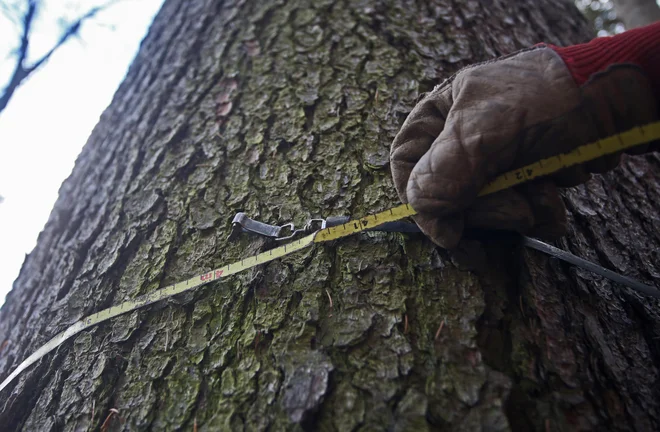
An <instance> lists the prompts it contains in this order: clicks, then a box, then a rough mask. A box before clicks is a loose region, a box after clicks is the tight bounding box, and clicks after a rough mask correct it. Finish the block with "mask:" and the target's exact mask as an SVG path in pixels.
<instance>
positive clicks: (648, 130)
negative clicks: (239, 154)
mask: <svg viewBox="0 0 660 432" xmlns="http://www.w3.org/2000/svg"><path fill="white" fill-rule="evenodd" d="M657 139H660V122H655V123H649V124H647V125H644V126H639V127H636V128H634V129H631V130H628V131H626V132H623V133H620V134H617V135H613V136H610V137H607V138H604V139H601V140H599V141H596V142H594V143H591V144H586V145H584V146H580V147H578V148H576V149H575V150H573V151H571V152H569V153H564V154H560V155H557V156H552V157H549V158H546V159H542V160H540V161H538V162H535V163H533V164H530V165H526V166H524V167H522V168H518V169H516V170H513V171H509V172H507V173H504V174H502V175H500V176H498V177H496V178H495V179H494V180H492V181H491V182H489V183H488V184H487V185H486V187H485V188H484V189H482V191H481V192H480V193H479V196H483V195H488V194H491V193H494V192H497V191H500V190H504V189H508V188H510V187H512V186H516V185H519V184H522V183H524V182H526V181H529V180H533V179H536V178H538V177H541V176H544V175H548V174H552V173H555V172H557V171H559V170H561V169H564V168H567V167H569V166H572V165H576V164H580V163H584V162H587V161H590V160H593V159H596V158H598V157H601V156H604V155H607V154H612V153H617V152H619V151H622V150H625V149H628V148H631V147H634V146H637V145H640V144H644V143H648V142H650V141H654V140H657ZM415 214H416V212H415V210H413V208H412V207H410V205H408V204H402V205H399V206H396V207H392V208H389V209H387V210H384V211H382V212H380V213H375V214H372V215H367V216H364V217H362V218H359V219H354V220H351V221H348V222H346V223H344V224H342V225H337V226H333V227H329V228H325V229H322V230H319V231H316V232H314V233H312V234H309V235H307V236H305V237H303V238H301V239H299V240H295V241H293V242H291V243H289V244H286V245H283V246H279V247H276V248H273V249H270V250H268V251H265V252H261V253H259V254H257V255H254V256H251V257H247V258H243V259H242V260H240V261H237V262H234V263H230V264H227V265H225V266H223V267H220V268H217V269H215V270H211V271H209V272H206V273H203V274H201V275H198V276H195V277H192V278H190V279H187V280H185V281H181V282H177V283H175V284H172V285H168V286H166V287H163V288H159V289H157V290H155V291H152V292H151V293H148V294H145V295H143V296H140V297H138V298H136V299H134V300H128V301H126V302H123V303H121V304H119V305H117V306H112V307H110V308H107V309H104V310H101V311H99V312H96V313H94V314H92V315H90V316H88V317H85V318H82V319H81V320H79V321H77V322H75V323H74V324H72V325H71V326H69V327H68V328H67V329H66V330H64V331H63V332H61V333H58V334H57V335H55V336H54V337H53V338H52V339H50V340H49V341H48V342H46V344H44V345H43V346H41V347H40V348H39V349H37V350H36V351H35V352H34V353H32V354H31V355H30V356H29V357H27V358H26V359H25V360H23V362H21V363H20V364H19V365H18V366H17V367H16V369H15V370H14V371H13V372H12V373H11V374H10V375H9V376H8V377H7V378H6V379H5V380H4V381H3V382H2V384H0V391H2V390H3V389H4V388H5V387H7V385H9V383H10V382H11V381H13V379H14V378H16V377H17V376H18V375H19V374H20V373H21V372H22V371H24V370H25V369H27V368H28V367H29V366H31V365H32V364H34V363H35V362H37V361H38V360H39V359H41V358H42V357H43V356H45V355H46V354H48V353H49V352H51V351H52V350H54V349H55V348H57V347H58V346H59V345H61V344H62V343H64V342H65V341H66V340H67V339H69V338H71V337H72V336H74V335H76V334H78V333H80V332H81V331H83V330H85V329H87V328H90V327H93V326H95V325H97V324H100V323H102V322H104V321H107V320H109V319H111V318H114V317H116V316H119V315H122V314H125V313H128V312H131V311H133V310H136V309H139V308H142V307H144V306H147V305H149V304H152V303H155V302H157V301H160V300H163V299H166V298H169V297H172V296H175V295H177V294H181V293H183V292H185V291H189V290H192V289H194V288H197V287H199V286H202V285H205V284H207V283H209V282H212V281H214V280H217V279H220V278H226V277H228V276H231V275H234V274H236V273H239V272H242V271H244V270H247V269H250V268H252V267H256V266H257V265H261V264H265V263H267V262H270V261H274V260H276V259H278V258H282V257H284V256H286V255H290V254H292V253H295V252H297V251H299V250H302V249H304V248H307V247H309V246H311V245H313V244H315V243H322V242H327V241H332V240H337V239H340V238H343V237H348V236H350V235H353V234H357V233H359V232H362V231H364V230H365V229H367V228H374V227H376V226H378V225H381V224H384V223H387V222H395V221H398V220H401V219H403V218H406V217H408V216H413V215H415ZM252 258H254V260H253V261H252V262H250V261H251V259H252ZM246 261H248V264H246V263H245V262H246Z"/></svg>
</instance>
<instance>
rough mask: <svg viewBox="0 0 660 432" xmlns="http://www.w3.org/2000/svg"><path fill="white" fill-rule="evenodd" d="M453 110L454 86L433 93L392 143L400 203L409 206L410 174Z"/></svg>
mask: <svg viewBox="0 0 660 432" xmlns="http://www.w3.org/2000/svg"><path fill="white" fill-rule="evenodd" d="M450 107H451V86H449V85H448V86H446V87H444V88H442V89H441V90H439V91H436V92H432V93H431V94H430V95H428V96H426V97H425V98H424V99H423V100H422V101H421V102H420V103H418V104H417V105H416V106H415V107H414V108H413V110H412V111H411V112H410V114H409V115H408V117H407V118H406V121H405V122H404V123H403V126H402V127H401V130H399V133H397V135H396V137H395V138H394V141H393V142H392V147H391V149H390V168H391V170H392V178H393V180H394V186H395V187H396V191H397V193H398V195H399V199H401V201H402V202H404V203H407V202H409V200H408V197H407V195H406V188H407V186H408V179H409V178H410V173H411V172H412V170H413V168H414V167H415V165H416V164H417V162H418V161H419V159H420V158H421V157H422V156H423V155H424V154H426V152H428V150H429V148H431V144H432V143H433V141H434V140H435V139H436V138H437V137H438V135H440V133H441V132H442V130H443V128H444V127H445V119H446V117H447V113H448V112H449V108H450Z"/></svg>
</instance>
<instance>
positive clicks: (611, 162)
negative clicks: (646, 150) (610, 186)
mask: <svg viewBox="0 0 660 432" xmlns="http://www.w3.org/2000/svg"><path fill="white" fill-rule="evenodd" d="M642 147H645V146H642ZM619 162H621V153H615V154H611V155H607V156H603V157H599V158H598V159H594V160H592V161H589V162H587V163H585V164H584V167H585V169H586V170H587V171H588V172H590V173H595V174H602V173H604V172H607V171H610V170H613V169H614V168H616V167H617V166H618V165H619Z"/></svg>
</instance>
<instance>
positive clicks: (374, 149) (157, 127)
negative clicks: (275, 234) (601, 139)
mask: <svg viewBox="0 0 660 432" xmlns="http://www.w3.org/2000/svg"><path fill="white" fill-rule="evenodd" d="M590 36H591V35H590V34H589V32H588V31H587V25H586V23H585V21H584V20H583V19H582V18H581V17H580V15H579V13H578V12H577V10H576V9H575V7H574V6H573V5H572V4H571V2H570V1H568V0H566V1H559V2H557V1H554V0H526V1H521V0H515V1H513V0H512V1H501V0H500V1H498V0H493V1H486V0H484V1H482V2H477V1H471V0H460V1H459V0H453V1H449V0H434V1H427V0H419V1H416V2H413V1H390V2H381V1H377V0H362V1H358V2H353V1H323V0H316V1H311V0H291V1H281V2H258V1H242V2H229V1H225V2H222V1H203V0H195V1H192V0H185V1H184V0H169V1H167V2H166V3H165V5H164V6H163V9H162V11H161V12H160V14H159V15H158V16H157V18H156V20H155V22H154V24H153V26H152V28H151V30H150V32H149V35H148V36H147V38H146V39H145V41H144V42H143V44H142V48H141V50H140V53H139V55H138V56H137V58H136V60H135V62H134V64H133V66H132V67H131V69H130V71H129V73H128V75H127V77H126V80H125V82H124V83H123V84H122V85H121V87H120V88H119V90H118V92H117V94H116V96H115V99H114V101H113V102H112V104H111V106H110V107H109V108H108V109H107V111H106V112H105V113H104V114H103V116H102V118H101V121H100V123H99V125H98V126H97V128H96V129H95V130H94V132H93V134H92V136H91V137H90V139H89V142H88V143H87V145H86V147H85V149H84V150H83V152H82V154H81V155H80V157H79V159H78V162H77V164H76V167H75V169H74V171H73V173H72V175H71V177H70V178H69V179H68V180H67V181H66V182H65V183H64V185H63V186H62V189H61V192H60V199H59V200H58V202H57V204H56V206H55V209H54V211H53V213H52V216H51V218H50V220H49V222H48V224H47V226H46V228H45V230H44V232H43V233H42V234H41V236H40V238H39V243H38V246H37V248H36V249H35V251H34V252H33V253H32V254H30V255H29V257H28V258H27V259H26V262H25V265H24V267H23V270H22V271H21V274H20V276H19V278H18V280H17V282H16V284H15V286H14V290H13V291H12V292H11V294H10V295H9V296H8V298H7V302H6V304H5V305H4V307H3V308H2V310H1V314H0V335H2V339H3V341H5V342H4V343H3V344H2V347H3V348H2V352H1V353H0V372H1V374H2V377H4V376H6V375H7V374H8V373H9V372H10V370H11V369H12V368H13V367H15V366H16V365H17V364H18V363H19V362H20V361H21V360H22V359H23V358H25V357H26V356H27V355H28V354H30V353H31V352H32V351H33V350H34V349H36V348H37V347H38V346H40V345H41V344H42V343H43V342H45V341H46V340H48V339H49V338H50V337H51V336H52V335H54V334H55V333H57V332H59V331H61V330H63V329H64V328H65V327H66V326H68V325H69V324H71V323H72V322H74V321H75V320H78V319H79V318H81V317H83V316H85V315H87V314H90V313H92V312H94V311H96V310H99V309H102V308H105V307H108V306H110V305H112V304H115V303H119V302H121V301H124V300H126V299H128V298H132V297H135V296H137V295H139V294H143V293H146V292H149V291H151V290H154V289H156V288H157V287H159V286H163V285H165V284H169V283H172V282H175V281H178V280H180V279H183V278H186V277H190V276H192V275H194V274H198V273H201V272H204V271H207V270H210V269H212V268H215V267H218V266H220V265H221V264H224V263H227V262H230V261H233V260H236V259H239V258H240V257H243V256H246V255H248V254H251V253H254V252H256V251H258V250H263V248H264V247H268V245H266V244H265V243H264V242H263V241H258V240H255V239H254V238H248V237H245V238H242V239H241V240H240V241H239V242H237V243H229V242H227V241H226V240H225V238H226V235H227V233H228V232H229V227H230V220H231V218H232V216H233V214H234V213H236V212H237V211H246V212H248V213H249V214H250V215H252V216H254V217H256V218H258V219H260V220H263V221H266V222H271V223H275V222H281V223H284V222H288V221H290V220H294V221H295V222H296V223H298V224H301V223H303V222H304V221H305V220H307V219H308V218H311V217H319V216H328V215H345V214H351V215H361V214H366V213H371V212H374V211H377V210H383V209H385V208H387V207H389V206H392V205H395V204H397V202H396V194H395V192H394V189H393V186H392V183H391V178H390V173H389V169H388V146H389V144H390V142H391V140H392V138H393V136H394V134H395V132H396V130H397V128H398V127H399V125H400V124H401V123H402V121H403V119H404V118H405V116H406V114H407V113H408V112H409V110H410V109H411V108H412V106H413V104H414V102H415V100H416V98H417V97H418V95H419V94H420V93H421V92H423V91H427V90H429V89H430V88H431V87H432V86H433V85H434V84H436V83H439V82H440V81H442V79H444V78H446V77H448V76H449V75H450V74H451V73H452V72H454V71H456V70H457V69H458V68H459V67H461V66H464V65H467V64H469V63H472V62H475V61H481V60H486V59H488V58H490V57H493V56H497V55H500V54H504V53H507V52H511V51H513V50H516V49H518V48H522V47H526V46H529V45H532V44H534V43H536V42H539V41H546V42H551V43H554V44H561V45H563V44H570V43H576V42H582V41H585V40H588V39H589V37H590ZM659 167H660V160H659V158H658V156H657V155H651V156H646V157H640V158H636V159H628V160H626V161H625V163H624V164H623V165H622V167H621V168H619V169H618V170H617V171H616V172H615V173H613V174H611V175H608V176H605V177H598V178H595V179H594V180H593V181H592V182H591V183H590V184H589V185H588V186H586V187H580V188H576V189H574V190H571V191H569V192H567V194H566V202H567V205H568V206H569V209H570V212H571V220H572V231H571V234H570V236H568V237H567V238H566V239H565V240H564V241H563V242H561V246H562V247H564V248H566V249H569V250H571V251H572V252H574V253H576V254H578V255H581V256H583V257H586V258H590V259H592V260H595V261H598V262H600V263H602V264H604V265H606V266H608V267H610V268H614V269H616V270H619V271H622V272H625V273H627V274H629V275H631V276H634V277H637V278H639V279H641V280H643V281H645V282H647V283H654V282H655V283H657V281H658V279H659V278H660V268H659V267H658V262H660V260H659V259H658V258H659V257H658V246H659V245H660V238H659V234H658V233H660V221H659V219H658V215H659V214H660V211H659V210H660V208H659V206H660V182H659V181H658V176H657V172H658V168H659ZM330 297H331V298H332V307H331V306H330ZM441 326H442V328H441V329H440V330H439V328H440V327H441ZM659 365H660V315H659V313H658V302H654V301H650V300H648V299H645V298H641V297H639V296H637V295H636V294H634V293H630V292H628V291H626V290H622V289H620V287H615V286H612V284H611V283H610V282H608V281H607V280H603V279H601V278H598V277H595V276H593V275H592V274H590V273H586V272H582V271H576V270H575V269H571V268H568V267H567V266H565V265H563V264H562V263H561V262H557V261H553V260H551V259H548V258H547V257H546V256H543V255H540V254H538V253H536V252H533V251H529V250H522V249H520V248H519V247H518V246H517V245H516V242H515V241H513V240H512V238H511V237H507V236H492V235H490V236H488V237H485V236H481V237H479V238H477V239H472V240H467V241H465V242H464V243H463V244H462V247H461V248H460V249H459V250H457V251H455V252H452V253H449V252H447V251H444V250H439V249H436V248H434V247H433V246H432V244H431V243H430V242H429V241H428V240H426V239H424V238H423V237H422V236H414V235H411V236H408V235H399V234H382V233H381V234H378V233H371V234H365V235H360V236H355V237H353V238H349V239H346V240H342V241H339V242H336V243H335V244H332V245H326V246H319V247H316V248H314V249H308V250H306V251H303V252H301V253H299V254H297V255H295V256H291V257H287V258H285V259H282V260H281V261H276V262H273V263H271V264H268V265H265V266H263V267H261V268H258V269H255V270H253V271H248V272H246V273H243V274H239V275H237V276H234V277H232V278H229V279H228V280H226V281H223V282H215V283H212V284H210V285H208V286H206V287H204V288H202V289H198V290H197V291H195V292H194V293H189V294H186V295H182V296H180V297H178V298H175V299H173V300H171V301H168V302H164V303H162V304H157V305H154V306H152V307H149V308H147V309H145V310H140V311H137V312H134V313H131V314H128V315H127V316H123V317H120V318H118V319H115V320H113V321H112V322H110V323H106V324H103V325H101V326H98V327H97V328H94V329H92V330H90V331H86V332H84V333H82V334H80V335H78V336H77V337H75V338H74V340H73V341H69V342H67V343H65V344H64V345H63V346H62V347H60V349H58V350H57V352H55V353H54V354H51V355H49V356H47V357H46V358H45V359H44V360H42V361H41V362H40V363H38V364H37V365H36V366H35V367H33V368H32V369H30V370H29V371H26V372H25V373H24V374H23V375H22V376H21V377H20V378H19V379H18V380H17V382H16V383H15V384H14V385H13V386H12V388H11V389H9V390H10V391H8V392H4V393H3V394H2V395H0V402H1V403H2V407H3V409H2V414H1V415H0V424H2V425H3V429H4V430H17V429H23V430H40V431H48V430H67V431H72V430H88V429H90V430H91V429H95V430H96V429H98V428H99V427H100V425H101V423H102V422H103V421H104V420H105V419H106V417H107V415H108V413H109V410H110V409H111V408H116V409H118V410H119V413H120V416H121V417H122V419H123V426H122V425H121V424H120V422H119V421H115V420H112V421H111V422H110V423H112V428H113V429H124V430H178V429H183V430H194V425H195V424H196V425H197V428H198V430H200V431H201V430H243V429H244V430H277V431H279V430H328V431H329V430H339V431H349V430H363V431H366V430H369V431H371V430H402V431H403V430H415V431H423V430H451V431H472V430H491V431H498V430H521V431H522V430H540V431H550V430H551V431H560V430H566V431H568V430H622V431H623V430H635V431H650V430H654V429H655V430H657V429H658V428H659V427H660V420H659V418H658V416H659V415H660V412H659V411H658V410H659V409H660V391H659V389H660V383H659V380H658V366H659Z"/></svg>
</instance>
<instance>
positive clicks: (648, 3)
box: [614, 0, 660, 29]
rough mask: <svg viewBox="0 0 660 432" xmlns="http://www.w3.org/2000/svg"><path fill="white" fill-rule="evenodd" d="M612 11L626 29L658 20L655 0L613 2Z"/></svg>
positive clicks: (659, 16)
mask: <svg viewBox="0 0 660 432" xmlns="http://www.w3.org/2000/svg"><path fill="white" fill-rule="evenodd" d="M614 10H615V11H616V15H617V17H618V18H619V19H620V20H621V21H622V22H623V25H624V26H625V28H627V29H631V28H635V27H643V26H645V25H649V24H651V23H654V22H656V21H658V20H660V7H658V3H657V2H656V0H614Z"/></svg>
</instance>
